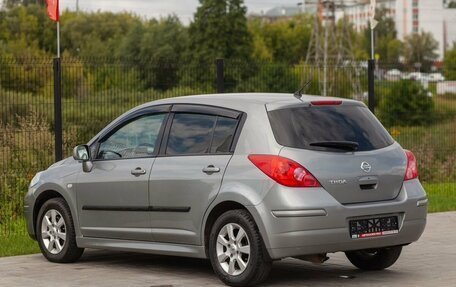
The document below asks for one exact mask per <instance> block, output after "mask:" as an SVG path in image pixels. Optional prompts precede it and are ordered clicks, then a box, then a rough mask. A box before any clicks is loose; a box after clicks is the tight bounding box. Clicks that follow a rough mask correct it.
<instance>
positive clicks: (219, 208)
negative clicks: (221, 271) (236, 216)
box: [203, 200, 258, 257]
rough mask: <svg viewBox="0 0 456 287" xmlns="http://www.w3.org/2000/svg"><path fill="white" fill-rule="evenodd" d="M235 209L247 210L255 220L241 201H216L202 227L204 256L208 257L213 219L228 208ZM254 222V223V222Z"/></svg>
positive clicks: (228, 209)
mask: <svg viewBox="0 0 456 287" xmlns="http://www.w3.org/2000/svg"><path fill="white" fill-rule="evenodd" d="M235 209H243V210H245V211H247V212H248V213H249V214H250V216H252V218H253V220H254V221H255V219H254V217H253V215H252V214H251V213H250V211H249V210H248V209H247V208H246V207H245V206H244V205H242V204H241V203H239V202H237V201H233V200H226V201H222V202H219V203H217V205H215V206H214V207H213V208H212V209H211V211H210V212H209V214H208V216H207V218H206V220H205V224H204V227H203V243H204V251H205V253H206V257H209V253H208V251H209V235H210V233H211V228H212V226H213V225H214V223H215V221H216V220H217V218H219V217H220V215H222V214H223V213H225V212H227V211H230V210H235ZM255 224H256V222H255ZM257 225H258V224H257Z"/></svg>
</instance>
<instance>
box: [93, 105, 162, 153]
mask: <svg viewBox="0 0 456 287" xmlns="http://www.w3.org/2000/svg"><path fill="white" fill-rule="evenodd" d="M165 118H166V114H154V115H146V116H142V117H140V118H137V119H135V120H133V121H131V122H129V123H127V124H126V125H124V126H122V127H121V128H120V129H118V130H117V131H115V132H114V133H113V134H112V135H111V136H110V137H109V138H107V139H106V140H104V141H102V142H101V143H100V146H99V149H98V154H97V159H120V158H123V159H125V158H137V157H148V156H151V155H153V154H154V152H155V147H156V144H157V139H158V136H159V133H160V129H161V126H162V125H163V122H164V120H165Z"/></svg>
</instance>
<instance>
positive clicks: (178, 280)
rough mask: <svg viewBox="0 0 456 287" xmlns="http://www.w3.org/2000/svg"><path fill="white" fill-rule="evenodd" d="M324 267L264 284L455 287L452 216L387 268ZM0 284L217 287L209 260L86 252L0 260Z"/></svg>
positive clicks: (303, 266) (277, 268) (431, 224)
mask: <svg viewBox="0 0 456 287" xmlns="http://www.w3.org/2000/svg"><path fill="white" fill-rule="evenodd" d="M330 257H331V259H330V260H329V261H327V262H326V263H325V264H323V265H315V264H312V263H307V262H302V261H299V260H294V259H286V260H282V261H280V262H276V263H275V264H274V267H273V270H272V272H271V275H270V277H269V279H268V281H267V282H266V283H265V286H370V287H371V286H372V287H374V286H401V287H405V286H433V287H442V286H448V287H455V286H456V212H447V213H437V214H431V215H430V216H429V218H428V226H427V228H426V231H425V233H424V235H423V237H422V238H421V239H420V241H418V242H417V243H415V244H412V245H410V246H407V247H405V248H404V250H403V253H402V256H401V258H400V259H399V260H398V262H397V263H396V264H395V265H393V266H392V267H391V268H390V269H388V270H385V271H381V272H362V271H358V270H357V269H355V268H354V267H352V266H351V265H350V263H349V262H348V260H347V259H345V257H344V255H343V254H340V253H339V254H332V255H330ZM0 286H31V287H38V286H146V287H159V286H160V287H165V286H166V287H171V286H221V284H220V282H219V281H218V279H217V278H216V277H215V275H214V274H213V272H212V269H211V266H210V264H209V262H208V261H205V260H198V259H189V258H179V257H166V256H154V255H142V254H133V253H121V252H108V251H93V250H90V251H86V253H85V255H84V256H83V258H82V259H81V260H80V261H79V262H78V263H75V264H67V265H62V264H52V263H49V262H47V261H46V260H45V259H44V258H43V257H42V256H41V255H39V254H38V255H27V256H17V257H8V258H2V259H0Z"/></svg>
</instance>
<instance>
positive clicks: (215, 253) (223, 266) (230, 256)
mask: <svg viewBox="0 0 456 287" xmlns="http://www.w3.org/2000/svg"><path fill="white" fill-rule="evenodd" d="M230 230H231V231H230ZM230 234H231V236H230ZM222 238H223V239H222ZM247 252H248V253H247ZM209 258H210V261H211V264H212V268H213V269H214V272H215V273H216V274H217V275H218V277H219V278H220V279H221V280H222V281H223V282H224V283H225V284H226V285H229V286H251V285H256V284H259V283H261V282H262V281H264V280H265V279H266V278H267V276H268V275H269V271H270V270H271V266H272V260H271V259H270V258H269V255H268V253H267V251H266V248H265V246H264V243H263V240H262V238H261V235H260V232H259V230H258V227H257V226H256V224H255V221H254V220H253V218H252V216H251V215H250V214H249V213H248V212H247V211H246V210H243V209H237V210H231V211H227V212H225V213H223V214H222V215H221V216H220V217H219V218H218V219H217V220H216V221H215V223H214V225H213V226H212V229H211V233H210V235H209Z"/></svg>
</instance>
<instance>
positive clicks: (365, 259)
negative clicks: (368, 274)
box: [345, 246, 402, 270]
mask: <svg viewBox="0 0 456 287" xmlns="http://www.w3.org/2000/svg"><path fill="white" fill-rule="evenodd" d="M401 251H402V246H394V247H386V248H379V249H366V250H357V251H349V252H345V255H346V256H347V258H348V260H350V262H351V263H352V264H353V265H355V266H356V267H358V268H359V269H363V270H383V269H385V268H388V267H390V266H391V265H393V264H394V263H395V262H396V261H397V259H398V258H399V256H400V255H401Z"/></svg>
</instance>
